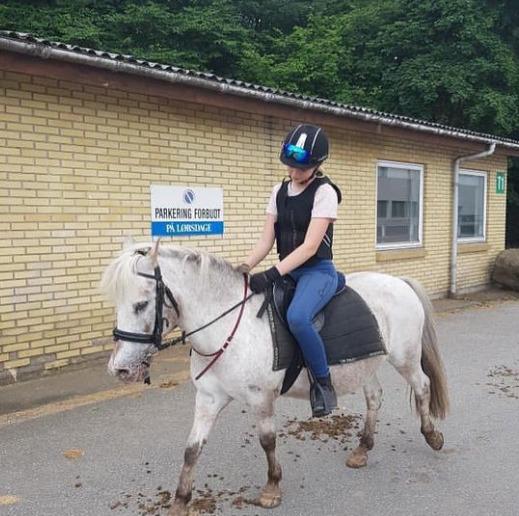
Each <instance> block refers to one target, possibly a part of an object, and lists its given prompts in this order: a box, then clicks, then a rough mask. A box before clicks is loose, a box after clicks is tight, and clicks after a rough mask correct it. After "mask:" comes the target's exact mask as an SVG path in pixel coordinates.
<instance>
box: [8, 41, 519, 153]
mask: <svg viewBox="0 0 519 516" xmlns="http://www.w3.org/2000/svg"><path fill="white" fill-rule="evenodd" d="M0 49H1V50H8V51H11V52H17V53H22V54H26V55H30V56H35V57H40V58H43V59H57V60H60V61H66V62H69V63H75V64H80V65H86V66H93V67H96V68H101V69H104V70H109V71H112V72H120V73H127V74H132V75H139V76H142V77H148V78H150V79H158V80H161V81H167V82H170V83H175V84H183V85H187V86H192V87H198V88H203V89H206V90H212V91H215V92H218V93H222V94H228V95H236V96H239V97H245V98H249V99H254V100H259V101H263V102H268V103H273V104H281V105H285V106H288V107H291V108H296V109H303V110H311V111H320V112H323V113H328V114H331V115H335V116H340V117H349V118H356V119H360V120H364V121H367V122H375V123H379V124H383V125H386V126H391V127H401V128H404V129H411V130H414V131H421V132H425V133H429V134H436V135H440V136H448V137H454V138H460V139H463V140H466V141H470V142H480V143H487V144H491V143H497V144H499V145H502V146H503V147H507V148H512V149H516V150H519V144H518V143H515V142H508V141H502V140H496V139H493V138H491V137H485V136H478V135H475V134H467V133H464V132H461V131H457V130H455V129H448V128H443V127H436V126H430V125H426V124H420V123H418V122H415V121H411V120H403V119H400V118H396V117H391V116H385V115H384V114H381V113H379V114H377V113H372V112H369V111H368V110H366V111H363V110H362V109H359V110H355V109H351V108H348V107H343V106H334V105H330V104H325V103H324V102H318V101H313V100H305V99H301V98H296V97H291V96H288V94H287V95H283V94H278V93H272V92H269V91H266V90H268V88H262V87H260V86H258V87H256V88H249V87H244V86H240V85H237V84H233V82H235V81H232V80H227V79H222V78H218V79H216V76H212V75H211V74H207V78H204V77H200V75H203V74H197V75H190V74H189V73H186V72H185V71H184V72H182V71H181V70H180V69H178V71H176V70H175V69H173V67H169V66H165V65H159V64H154V63H151V64H150V63H148V64H134V63H128V62H125V61H121V60H117V59H116V58H117V54H114V56H115V57H114V58H110V57H99V56H97V55H91V54H84V53H81V52H79V51H74V50H63V49H60V48H54V47H51V46H48V45H44V44H41V43H37V42H36V43H34V42H26V41H19V40H16V39H11V38H6V37H3V38H0Z"/></svg>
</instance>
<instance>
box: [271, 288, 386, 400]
mask: <svg viewBox="0 0 519 516" xmlns="http://www.w3.org/2000/svg"><path fill="white" fill-rule="evenodd" d="M288 297H289V298H290V295H289V296H288ZM278 300H279V296H278ZM286 301H287V299H286V296H285V307H286V305H287V303H286ZM322 313H324V323H323V321H322V320H321V321H319V325H321V324H324V326H322V328H321V329H320V330H319V334H320V335H321V337H322V339H323V341H324V344H325V349H326V356H327V357H328V364H329V365H336V364H346V363H349V362H355V361H357V360H362V359H365V358H370V357H373V356H377V355H384V354H386V353H387V351H386V348H385V346H384V343H383V341H382V336H381V334H380V330H379V327H378V323H377V321H376V319H375V316H374V315H373V313H372V312H371V310H370V309H369V307H368V305H367V304H366V303H365V301H364V300H363V299H362V297H361V296H360V295H359V294H358V293H357V292H356V291H355V290H353V289H352V288H350V287H348V286H345V287H344V288H343V289H342V290H341V292H340V293H338V294H336V295H335V296H334V297H333V298H332V299H331V301H330V302H329V303H328V304H327V305H326V306H325V307H324V309H323V311H322ZM267 314H268V317H269V323H270V329H271V332H272V341H273V344H274V361H273V366H272V368H273V370H274V371H279V370H282V369H289V371H287V375H286V378H285V382H284V384H283V389H282V394H283V393H284V392H286V391H287V390H288V389H289V388H290V387H291V386H292V384H293V382H294V381H295V380H296V378H297V376H298V375H299V372H300V371H301V368H302V367H303V359H302V356H301V352H300V351H299V346H298V345H297V342H296V340H295V338H294V337H293V336H292V334H291V333H290V331H289V330H288V327H287V326H286V323H285V322H284V321H283V317H284V312H283V310H277V309H276V307H275V306H274V305H273V303H272V302H271V303H269V305H268V307H267ZM320 317H321V318H322V316H320ZM314 321H315V320H314ZM318 327H319V326H318ZM289 376H290V377H289Z"/></svg>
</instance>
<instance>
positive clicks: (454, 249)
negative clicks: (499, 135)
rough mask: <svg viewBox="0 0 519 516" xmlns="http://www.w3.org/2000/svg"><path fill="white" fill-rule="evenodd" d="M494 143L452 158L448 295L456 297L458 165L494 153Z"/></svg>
mask: <svg viewBox="0 0 519 516" xmlns="http://www.w3.org/2000/svg"><path fill="white" fill-rule="evenodd" d="M495 150H496V144H495V143H492V144H490V147H489V148H488V149H487V150H484V151H482V152H478V153H477V154H471V155H469V156H460V157H459V158H456V159H455V160H454V168H453V172H452V189H453V195H452V240H451V260H450V276H451V278H450V288H449V295H450V297H456V293H457V285H456V280H457V273H458V199H459V173H460V165H461V163H463V162H464V161H473V160H476V159H480V158H486V157H487V156H490V155H491V154H494V151H495Z"/></svg>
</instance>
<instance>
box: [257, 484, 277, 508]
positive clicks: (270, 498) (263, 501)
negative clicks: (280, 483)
mask: <svg viewBox="0 0 519 516" xmlns="http://www.w3.org/2000/svg"><path fill="white" fill-rule="evenodd" d="M257 503H258V505H259V506H260V507H263V508H264V509H273V508H274V507H277V506H278V505H279V504H280V503H281V489H280V488H279V487H265V488H264V489H263V491H262V492H261V494H260V496H259V498H258V500H257Z"/></svg>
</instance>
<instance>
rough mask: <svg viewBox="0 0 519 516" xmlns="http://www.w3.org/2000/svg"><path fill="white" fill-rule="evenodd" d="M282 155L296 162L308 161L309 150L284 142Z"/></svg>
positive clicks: (305, 162) (306, 162) (303, 162)
mask: <svg viewBox="0 0 519 516" xmlns="http://www.w3.org/2000/svg"><path fill="white" fill-rule="evenodd" d="M283 155H284V156H285V158H289V159H293V160H294V161H296V162H297V163H302V164H308V163H310V157H311V156H310V152H309V151H307V150H306V149H304V148H303V147H299V146H298V145H292V144H290V145H289V144H287V143H285V144H284V145H283Z"/></svg>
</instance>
